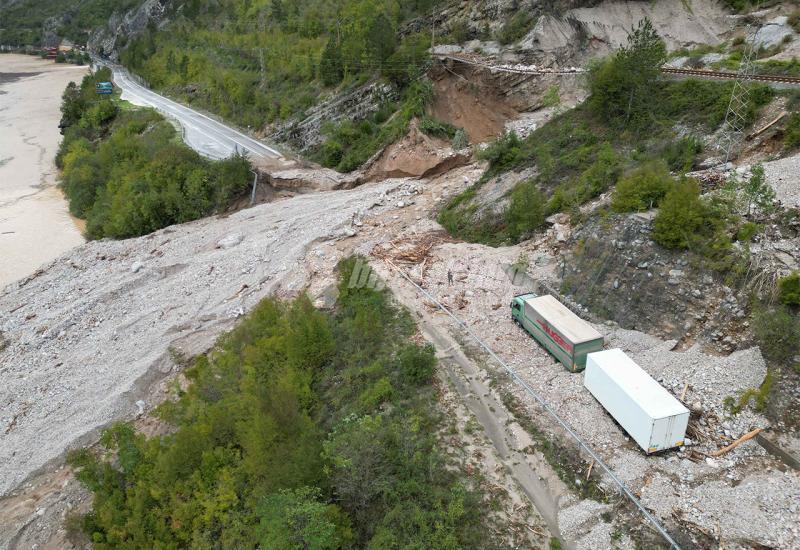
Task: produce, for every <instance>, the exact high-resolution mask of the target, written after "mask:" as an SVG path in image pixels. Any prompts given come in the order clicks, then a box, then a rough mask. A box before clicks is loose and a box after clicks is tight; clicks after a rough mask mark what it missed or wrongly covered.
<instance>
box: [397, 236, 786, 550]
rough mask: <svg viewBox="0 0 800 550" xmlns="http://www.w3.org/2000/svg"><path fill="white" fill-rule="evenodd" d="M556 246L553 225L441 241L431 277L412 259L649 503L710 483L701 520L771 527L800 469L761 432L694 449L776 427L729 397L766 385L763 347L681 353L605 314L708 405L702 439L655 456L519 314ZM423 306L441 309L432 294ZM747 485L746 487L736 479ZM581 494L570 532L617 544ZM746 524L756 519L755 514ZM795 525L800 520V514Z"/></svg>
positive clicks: (664, 513)
mask: <svg viewBox="0 0 800 550" xmlns="http://www.w3.org/2000/svg"><path fill="white" fill-rule="evenodd" d="M556 246H557V243H556V238H555V235H553V234H552V232H551V234H549V235H547V236H545V237H544V238H542V239H541V240H539V241H538V242H535V243H525V244H523V245H518V246H515V247H507V248H489V247H484V246H480V245H475V244H464V243H459V244H443V245H440V246H438V247H436V248H435V249H434V250H433V254H432V257H431V258H429V259H428V260H427V261H426V263H425V269H424V273H425V276H424V277H422V276H421V275H422V272H421V270H419V269H418V268H409V271H410V272H411V273H412V274H413V275H412V277H414V278H415V279H417V280H419V281H420V282H421V284H423V286H425V288H426V289H427V290H428V291H429V292H431V293H432V294H433V295H434V296H436V297H437V298H438V299H439V300H440V301H442V302H443V303H444V304H446V305H449V306H450V307H451V308H452V309H453V311H454V312H455V314H456V315H458V316H459V317H460V318H461V319H463V320H464V321H465V322H466V324H467V325H468V326H469V327H470V329H471V330H472V331H473V332H474V333H476V334H478V335H479V336H480V337H481V338H482V339H483V340H484V341H485V342H486V343H487V344H489V345H490V346H491V347H492V348H493V349H494V350H495V352H496V353H498V355H500V356H501V357H502V359H503V360H504V361H506V362H507V363H508V364H509V365H510V366H512V367H513V368H514V369H515V370H516V371H517V373H518V374H519V375H520V376H521V377H522V378H523V379H524V380H525V382H526V383H527V384H529V385H530V387H531V388H533V389H534V390H535V391H536V392H537V393H539V394H540V395H541V396H542V397H543V398H544V399H545V401H546V402H547V403H548V404H549V405H550V406H551V407H553V408H554V409H555V410H556V411H557V412H558V413H559V415H560V416H561V417H562V418H564V419H567V421H568V422H569V423H570V425H571V426H572V427H573V429H574V430H575V431H576V432H577V433H578V434H579V435H580V436H581V437H582V438H584V439H585V440H586V441H588V442H589V444H590V445H591V446H592V447H593V448H594V450H595V451H596V452H597V453H599V455H600V456H601V457H603V459H604V460H605V461H606V462H607V463H608V464H609V465H610V466H611V467H612V469H613V471H614V472H615V473H616V474H617V475H618V476H619V477H620V478H621V479H623V480H624V482H625V483H626V484H627V486H628V487H629V488H630V489H631V490H633V491H634V492H635V493H641V494H642V500H643V503H644V505H645V506H646V507H648V508H651V509H655V510H656V512H657V515H658V516H659V517H661V519H662V521H664V522H670V521H672V518H673V516H672V508H671V507H670V508H667V507H665V506H664V505H662V504H661V503H659V502H658V499H659V498H661V497H662V495H665V494H666V495H669V501H670V502H678V501H682V499H684V498H685V497H686V496H687V495H690V494H691V495H706V488H707V486H708V496H706V497H704V498H705V500H703V501H702V504H703V506H704V507H705V510H706V512H705V513H704V514H703V515H701V516H699V517H698V518H696V522H697V524H698V525H700V526H701V528H702V529H705V530H707V531H709V532H711V531H713V530H714V529H716V518H717V517H720V516H723V515H725V514H726V512H727V510H729V509H731V508H735V512H734V513H733V514H732V516H731V517H737V518H744V517H752V518H754V519H753V523H754V525H761V524H763V525H768V524H769V522H770V514H772V513H777V512H776V511H778V510H784V509H785V510H789V509H791V506H792V505H793V504H795V505H796V504H797V502H796V498H797V497H796V495H797V491H798V489H800V479H799V478H798V477H797V475H796V473H792V474H789V475H785V474H783V473H782V472H780V471H779V470H778V469H776V464H777V462H776V460H775V459H774V458H772V457H771V456H769V455H767V453H766V451H764V449H763V448H762V447H761V446H760V445H758V444H757V443H756V442H755V441H748V442H746V443H743V444H741V445H739V446H738V447H736V448H735V449H734V450H733V451H731V452H729V453H727V454H725V455H724V456H722V457H720V458H718V459H710V460H709V461H708V462H706V461H703V460H702V455H699V456H701V459H700V460H698V455H697V454H695V453H694V451H695V450H697V451H700V452H705V453H710V452H712V451H715V450H717V449H719V448H721V447H723V446H725V445H727V444H728V443H729V442H730V441H732V440H733V439H735V438H737V437H739V436H741V435H743V434H745V433H747V432H748V431H750V430H751V429H753V428H757V427H768V426H769V423H768V421H767V420H766V418H765V417H763V416H762V415H760V414H757V413H755V412H753V411H751V410H749V409H746V410H744V411H742V412H741V413H739V414H737V415H735V416H733V417H731V416H730V414H729V413H728V411H727V410H726V409H725V406H724V400H725V398H726V397H729V396H736V395H737V393H738V392H741V391H743V390H745V389H748V388H757V387H758V386H759V385H760V384H761V382H762V381H763V379H764V376H765V374H766V366H765V363H764V360H763V358H762V356H761V353H760V351H759V349H758V348H751V349H745V350H740V351H736V352H734V353H732V354H730V355H727V356H724V355H717V354H709V353H704V352H703V351H702V350H701V349H700V348H699V347H695V348H691V349H688V350H686V351H682V352H679V351H673V348H674V347H675V344H676V342H675V341H674V340H670V341H663V340H661V339H659V338H656V337H654V336H651V335H647V334H644V333H641V332H638V331H633V330H623V329H620V328H618V327H616V325H615V324H613V323H606V324H596V328H597V329H598V330H600V331H601V332H602V333H604V334H605V335H606V337H607V347H620V348H622V349H624V350H625V351H626V352H627V353H629V354H630V355H631V357H632V358H633V359H634V360H635V361H637V363H638V364H639V365H641V366H642V368H644V369H645V370H646V371H648V372H649V373H650V374H651V375H652V376H653V377H654V378H656V379H657V380H659V381H660V382H661V383H662V385H663V386H664V387H665V388H666V389H667V390H668V391H670V392H672V393H673V395H676V396H680V394H681V393H682V391H683V388H684V387H686V388H687V393H686V403H687V405H689V406H690V407H694V405H695V404H698V407H697V409H698V412H696V413H695V414H694V415H693V416H694V417H695V419H696V420H693V421H692V423H693V424H694V425H695V426H696V428H697V429H698V430H700V431H701V432H702V434H703V435H702V436H700V437H697V438H696V439H697V441H694V440H692V439H693V438H692V436H691V435H690V442H691V446H689V447H684V448H681V449H675V450H671V451H667V452H664V453H660V454H657V455H651V456H646V455H644V454H643V452H642V451H641V450H640V449H639V447H638V446H637V445H636V444H635V443H634V442H633V441H632V440H631V439H630V438H629V437H628V436H627V434H625V432H624V431H623V430H622V429H621V428H620V427H619V425H618V424H616V422H614V420H613V419H612V418H611V417H610V416H609V415H608V414H607V413H606V412H605V410H604V409H603V408H602V407H601V406H600V405H599V403H597V401H596V400H595V399H594V398H593V397H592V396H591V395H590V394H589V393H588V392H587V391H586V390H585V389H584V388H583V376H582V375H580V374H577V375H576V374H572V373H570V372H568V371H566V369H564V367H562V366H561V365H560V364H557V363H555V362H554V360H553V358H552V357H551V356H550V355H549V354H547V352H545V351H544V349H543V348H541V347H540V346H539V345H538V344H537V343H536V342H535V341H534V340H533V339H532V338H530V337H529V336H528V335H527V334H526V333H524V332H523V331H522V330H521V329H520V328H519V327H517V326H516V325H515V324H514V323H513V322H511V320H510V318H509V312H508V309H507V308H508V303H509V301H510V299H511V297H512V296H513V295H514V294H516V293H520V292H524V291H530V290H537V286H539V285H538V283H540V282H542V281H548V280H549V281H555V280H556V278H555V277H554V270H555V269H556V268H557V266H558V262H557V256H556V249H555V248H554V247H556ZM523 255H525V256H527V257H528V259H529V268H528V276H529V277H528V278H518V279H515V280H514V281H513V282H512V280H511V279H510V278H509V277H508V275H506V274H505V271H504V268H507V266H509V265H510V264H513V263H514V262H516V261H518V260H519V259H520V257H522V256H523ZM540 259H541V260H542V261H539V260H540ZM545 260H546V261H545ZM447 271H451V272H452V273H453V276H454V282H453V284H452V285H448V283H447ZM514 283H517V284H514ZM418 307H420V308H424V307H427V308H428V309H429V310H431V307H430V305H427V304H426V301H425V300H424V299H422V298H420V304H419V305H418ZM490 368H491V369H492V370H495V368H496V366H495V365H493V364H491V367H490ZM687 383H688V386H686V385H687ZM505 387H506V389H508V390H510V391H512V392H513V393H514V394H515V395H517V396H518V397H520V398H521V399H523V400H524V401H525V404H526V406H527V408H528V412H529V414H530V417H531V418H532V419H533V420H534V421H535V422H536V423H537V424H538V426H539V429H542V430H544V431H545V432H550V431H555V429H554V426H553V424H552V423H551V422H549V421H548V419H547V417H546V415H544V414H543V413H542V411H541V409H540V408H539V407H538V405H536V403H535V401H534V399H533V398H532V397H529V396H527V395H526V394H525V393H523V392H520V391H519V389H518V387H517V386H515V385H510V384H507V385H506V386H505ZM698 413H699V416H698ZM595 471H598V470H597V468H595ZM654 477H655V478H658V479H660V480H661V482H660V483H661V485H659V486H658V489H657V490H654V489H653V483H652V482H651V481H650V480H651V479H653V478H654ZM745 482H747V483H746V485H745ZM601 483H602V484H603V485H604V486H605V487H606V488H607V490H608V491H609V492H610V493H612V494H613V493H615V492H616V489H615V487H614V486H613V485H612V483H611V481H610V479H607V478H604V479H603V480H602V481H601ZM709 484H710V485H709ZM740 486H745V487H747V490H745V489H736V487H740ZM776 486H780V490H775V487H776ZM731 491H733V492H731ZM729 494H733V495H736V498H730V499H727V497H725V495H729ZM769 494H773V495H774V496H773V497H771V498H773V499H774V502H773V505H772V506H771V507H762V505H761V502H762V498H763V497H764V496H765V495H769ZM672 495H676V496H674V497H673V496H672ZM579 504H580V505H574V503H573V502H571V501H570V502H566V503H563V505H564V506H563V508H562V510H561V512H560V514H559V525H560V527H561V528H562V530H563V531H564V533H565V534H567V536H570V535H569V533H570V532H574V533H575V536H574V538H573V540H575V541H576V545H577V547H579V548H580V547H586V548H589V547H607V546H609V545H610V544H611V543H610V542H609V540H608V538H607V537H608V536H609V535H608V534H609V533H610V532H611V531H610V526H609V525H606V524H605V523H604V522H602V521H599V522H598V523H597V524H592V523H590V522H588V521H587V520H586V516H587V510H588V509H592V507H595V506H597V504H596V503H592V502H591V501H583V502H582V503H579ZM595 515H596V514H595ZM692 521H694V520H692ZM740 523H741V525H746V522H743V521H740ZM787 523H788V524H789V525H796V524H797V522H796V519H795V520H794V521H793V522H792V521H788V522H787ZM731 525H732V523H731V522H725V523H723V527H722V528H723V540H726V541H727V540H728V536H729V535H730V536H738V531H736V530H732V529H730V526H731ZM739 529H741V527H739ZM603 537H606V538H603ZM752 540H753V541H755V542H757V543H761V544H770V542H769V541H772V542H774V543H775V544H776V545H777V546H778V547H781V548H790V547H798V546H800V537H797V536H796V535H795V534H794V533H793V532H792V531H791V530H789V531H786V532H781V534H780V535H779V536H778V535H776V536H775V537H773V536H772V535H771V534H770V533H769V532H768V531H767V530H760V529H754V531H753V533H752Z"/></svg>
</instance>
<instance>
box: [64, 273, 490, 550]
mask: <svg viewBox="0 0 800 550" xmlns="http://www.w3.org/2000/svg"><path fill="white" fill-rule="evenodd" d="M354 264H355V261H354V260H353V259H350V260H348V261H346V262H344V263H343V264H342V265H341V266H340V269H341V273H340V283H339V304H338V306H337V309H336V311H335V312H333V313H323V312H321V311H318V310H315V309H314V308H313V306H312V305H311V303H310V301H309V300H308V298H306V297H300V298H298V299H296V300H294V301H293V302H290V303H282V302H279V301H276V300H272V299H267V300H265V301H263V302H262V303H261V304H260V305H258V306H257V307H256V308H255V310H254V311H253V312H252V313H251V314H250V315H249V316H248V317H247V318H246V319H245V320H244V322H243V323H242V324H241V325H240V326H239V327H238V328H236V329H235V330H233V331H232V332H231V333H229V334H227V335H225V336H223V337H221V338H220V340H219V341H218V343H217V345H216V347H215V348H214V350H213V351H212V352H210V353H209V354H208V355H205V356H201V357H198V358H197V359H196V360H195V361H194V364H193V366H192V367H191V368H190V369H189V370H188V371H187V376H188V377H189V378H190V380H191V381H192V384H191V385H190V386H189V388H188V389H187V390H186V391H185V392H181V393H180V394H179V395H178V396H177V397H176V399H175V400H174V401H171V402H167V403H166V404H164V405H163V406H162V407H161V408H160V409H159V415H160V416H161V418H162V419H164V420H165V421H167V422H169V423H170V424H171V425H172V426H173V427H174V429H173V430H170V432H169V433H168V434H167V435H161V436H155V437H152V438H146V437H145V436H143V435H141V434H136V433H135V431H134V429H133V427H132V426H131V425H130V424H117V425H115V426H113V427H112V428H110V429H109V430H107V431H106V432H105V433H104V434H103V436H102V440H101V442H102V445H103V447H104V451H102V452H100V453H95V452H92V451H89V450H79V451H74V452H72V453H71V454H70V456H69V462H70V463H71V464H72V465H73V466H74V467H76V468H77V476H78V478H79V479H80V480H81V481H82V482H83V483H84V484H85V485H86V486H87V487H88V488H89V489H90V490H91V491H92V492H93V493H94V506H93V510H92V511H91V512H90V513H89V514H88V515H87V516H85V517H84V518H83V519H82V521H81V522H80V523H81V524H82V528H83V530H84V531H85V532H86V533H87V534H88V535H89V536H90V537H91V540H92V543H93V546H94V547H95V548H98V549H103V548H111V547H137V548H185V547H197V548H256V547H260V548H286V549H289V548H315V549H328V548H330V549H333V548H376V549H377V548H475V549H479V548H481V549H482V548H498V547H500V546H501V545H500V543H499V541H498V540H496V539H495V538H494V537H495V536H494V535H493V534H492V533H493V529H490V528H489V525H488V522H489V521H490V520H489V519H488V514H487V513H486V508H485V507H486V506H487V503H486V502H485V501H484V500H483V497H482V495H481V494H480V493H479V492H478V491H477V490H476V489H475V487H474V485H475V483H479V482H480V480H479V479H477V478H467V477H465V476H463V477H462V476H461V475H460V474H459V473H458V469H457V468H456V467H455V464H453V463H452V460H451V459H449V458H448V457H447V456H446V455H445V454H444V451H443V448H442V443H441V442H440V441H439V436H438V435H437V434H439V433H441V430H442V426H443V419H442V418H441V416H440V415H439V414H438V413H437V404H436V401H437V397H436V396H437V392H436V388H435V386H434V385H433V383H432V382H433V372H434V365H435V357H434V352H433V349H432V348H431V347H430V346H419V345H417V344H415V343H413V341H412V340H411V337H412V336H413V335H414V333H415V326H414V324H413V321H412V319H411V317H410V315H409V314H408V313H407V312H406V311H404V310H400V309H398V308H397V307H395V306H394V305H392V304H391V302H390V296H389V295H388V294H386V293H383V292H378V291H375V290H370V289H367V288H358V289H354V288H348V284H347V283H348V280H349V279H350V276H351V273H352V269H353V266H354Z"/></svg>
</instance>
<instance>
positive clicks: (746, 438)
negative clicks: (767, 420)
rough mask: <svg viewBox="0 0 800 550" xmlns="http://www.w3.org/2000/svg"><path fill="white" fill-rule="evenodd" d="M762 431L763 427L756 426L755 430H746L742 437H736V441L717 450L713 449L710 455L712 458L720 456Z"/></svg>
mask: <svg viewBox="0 0 800 550" xmlns="http://www.w3.org/2000/svg"><path fill="white" fill-rule="evenodd" d="M762 431H764V429H763V428H756V429H755V430H753V431H751V432H747V433H746V434H744V435H743V436H742V437H740V438H739V439H737V440H736V441H734V442H733V443H731V444H730V445H728V446H727V447H723V448H721V449H719V450H718V451H714V452H713V453H711V456H713V457H714V458H716V457H719V456H722V455H724V454H725V453H728V452H730V451H732V450H733V449H735V448H736V447H738V446H739V445H741V444H742V443H744V442H745V441H749V440H750V439H753V438H754V437H755V436H757V435H758V434H760V433H761V432H762Z"/></svg>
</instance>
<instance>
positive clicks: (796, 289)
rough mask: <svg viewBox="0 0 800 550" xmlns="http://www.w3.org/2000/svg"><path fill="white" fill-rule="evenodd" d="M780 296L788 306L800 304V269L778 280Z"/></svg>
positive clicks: (782, 301)
mask: <svg viewBox="0 0 800 550" xmlns="http://www.w3.org/2000/svg"><path fill="white" fill-rule="evenodd" d="M778 297H779V298H780V301H781V303H783V304H786V305H787V306H800V271H795V272H793V273H792V274H791V275H787V276H786V277H782V278H781V279H780V280H778Z"/></svg>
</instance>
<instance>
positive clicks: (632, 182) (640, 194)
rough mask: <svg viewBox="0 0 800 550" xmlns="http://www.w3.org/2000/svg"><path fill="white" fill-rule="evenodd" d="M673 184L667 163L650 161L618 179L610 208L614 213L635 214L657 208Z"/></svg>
mask: <svg viewBox="0 0 800 550" xmlns="http://www.w3.org/2000/svg"><path fill="white" fill-rule="evenodd" d="M674 184H675V182H674V180H673V179H672V176H670V174H669V170H668V168H667V163H666V162H664V161H651V162H648V163H645V164H643V165H641V166H639V167H637V168H635V169H634V170H632V171H631V172H630V173H629V174H627V175H625V176H623V177H622V178H620V180H619V181H618V182H617V187H616V188H615V189H614V193H613V194H612V195H611V208H612V209H613V210H614V211H616V212H636V211H641V210H648V209H650V208H653V207H655V206H658V205H659V203H660V202H661V199H663V198H664V197H665V196H666V195H667V193H668V192H669V191H670V189H671V188H672V187H673V186H674Z"/></svg>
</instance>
